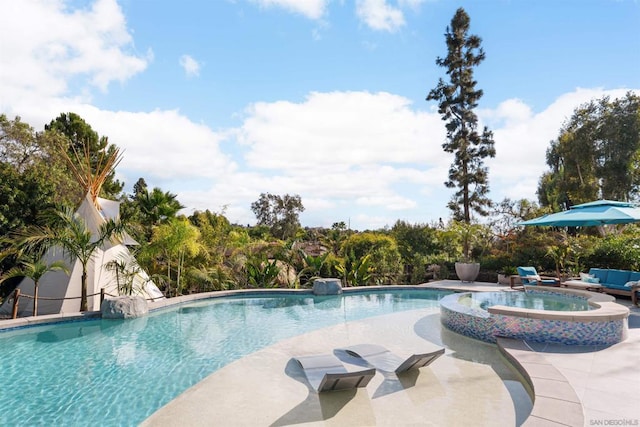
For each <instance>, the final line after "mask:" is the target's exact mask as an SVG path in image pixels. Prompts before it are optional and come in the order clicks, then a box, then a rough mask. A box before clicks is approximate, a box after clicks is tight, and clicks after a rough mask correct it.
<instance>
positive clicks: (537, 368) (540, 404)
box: [497, 338, 584, 427]
mask: <svg viewBox="0 0 640 427" xmlns="http://www.w3.org/2000/svg"><path fill="white" fill-rule="evenodd" d="M497 344H498V349H499V350H500V352H501V353H502V354H503V355H504V357H505V358H506V359H507V360H508V361H509V362H510V363H511V365H512V366H513V367H514V368H515V369H516V370H517V371H518V372H519V373H520V374H521V375H522V376H523V377H524V378H525V380H526V381H527V382H528V383H529V386H530V387H531V389H532V390H533V396H531V398H532V399H533V409H532V410H531V414H530V415H529V418H527V420H526V421H525V422H524V423H523V424H522V425H523V426H525V427H533V426H541V425H545V426H549V425H558V426H560V425H564V426H582V425H584V410H583V407H582V402H581V401H580V399H579V398H578V396H577V394H576V392H575V390H574V389H573V387H572V386H571V384H570V383H569V381H568V380H567V379H566V377H565V376H564V375H562V373H561V372H560V371H559V370H558V369H557V368H556V367H555V366H553V365H552V364H551V363H549V362H548V361H547V359H546V358H545V357H544V355H542V354H540V353H537V352H535V351H533V350H532V349H531V348H530V347H529V346H528V345H527V344H526V343H525V342H524V341H522V340H515V339H510V338H498V342H497Z"/></svg>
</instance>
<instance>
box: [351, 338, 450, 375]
mask: <svg viewBox="0 0 640 427" xmlns="http://www.w3.org/2000/svg"><path fill="white" fill-rule="evenodd" d="M341 350H343V351H345V352H347V353H348V354H349V355H351V356H353V357H359V358H361V359H363V360H365V361H366V362H367V363H368V364H369V365H371V366H373V367H375V368H376V369H379V370H381V371H385V372H395V373H396V374H399V373H401V372H405V371H408V370H410V369H418V368H422V367H424V366H428V365H429V364H431V363H432V362H433V361H434V360H436V359H437V358H438V357H440V356H442V355H443V354H444V348H440V349H438V350H435V351H430V352H428V353H419V354H412V355H411V356H409V357H408V358H407V359H403V358H401V357H400V356H398V355H396V354H394V353H392V352H391V351H389V350H388V349H387V348H385V347H383V346H381V345H377V344H357V345H352V346H350V347H345V348H342V349H341Z"/></svg>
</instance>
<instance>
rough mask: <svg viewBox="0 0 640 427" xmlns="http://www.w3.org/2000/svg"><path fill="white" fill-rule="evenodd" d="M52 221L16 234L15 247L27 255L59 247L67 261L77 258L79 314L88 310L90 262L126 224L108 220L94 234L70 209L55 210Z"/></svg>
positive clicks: (120, 232) (119, 233)
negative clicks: (80, 267)
mask: <svg viewBox="0 0 640 427" xmlns="http://www.w3.org/2000/svg"><path fill="white" fill-rule="evenodd" d="M50 218H51V222H50V223H51V225H49V226H44V227H38V226H33V227H29V228H27V229H26V230H24V231H21V232H17V233H15V235H14V237H13V241H14V244H15V245H16V248H18V250H20V251H24V252H27V253H29V252H35V251H36V250H41V249H43V248H44V249H48V248H53V247H59V248H61V249H62V251H63V253H64V255H65V256H66V257H67V258H68V259H71V260H74V259H77V260H78V262H80V265H81V266H82V279H81V280H82V282H81V283H82V287H81V296H80V311H86V310H87V268H88V265H89V262H90V261H91V259H92V258H93V257H94V255H95V252H96V250H97V249H99V248H100V247H101V246H102V245H103V244H104V243H105V242H106V241H107V240H109V239H111V238H113V237H117V236H120V235H121V234H122V233H123V232H124V231H125V229H124V224H123V223H122V222H120V221H116V220H113V219H109V220H105V222H104V223H102V224H100V226H99V228H98V230H97V234H96V235H94V234H93V233H92V232H91V230H90V229H89V227H88V226H87V223H86V221H85V220H84V219H83V218H82V217H81V216H80V215H77V214H75V213H74V212H73V210H71V209H69V208H65V209H62V210H59V211H54V212H53V214H52V215H51V217H50Z"/></svg>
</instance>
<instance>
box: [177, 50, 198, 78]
mask: <svg viewBox="0 0 640 427" xmlns="http://www.w3.org/2000/svg"><path fill="white" fill-rule="evenodd" d="M180 66H181V67H182V69H183V70H184V72H185V74H186V75H187V77H197V76H199V75H200V63H199V62H198V61H196V60H195V59H193V57H192V56H191V55H182V56H181V57H180Z"/></svg>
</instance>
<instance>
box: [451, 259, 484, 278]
mask: <svg viewBox="0 0 640 427" xmlns="http://www.w3.org/2000/svg"><path fill="white" fill-rule="evenodd" d="M479 273H480V264H479V263H477V262H456V276H458V279H460V281H461V282H473V281H475V280H476V277H478V274H479Z"/></svg>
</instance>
